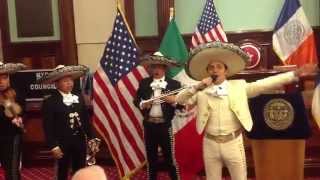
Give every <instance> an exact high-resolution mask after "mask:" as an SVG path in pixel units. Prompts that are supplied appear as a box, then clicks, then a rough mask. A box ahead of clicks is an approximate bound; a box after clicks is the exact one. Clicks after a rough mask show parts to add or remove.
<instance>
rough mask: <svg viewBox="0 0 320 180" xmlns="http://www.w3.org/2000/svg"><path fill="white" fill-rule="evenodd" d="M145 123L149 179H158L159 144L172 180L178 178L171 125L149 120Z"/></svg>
mask: <svg viewBox="0 0 320 180" xmlns="http://www.w3.org/2000/svg"><path fill="white" fill-rule="evenodd" d="M143 124H144V133H145V134H144V136H145V137H144V138H145V144H146V151H147V159H148V179H149V180H156V179H157V171H158V170H159V164H158V146H160V147H161V149H162V153H163V156H164V159H165V165H166V167H167V168H168V169H169V174H170V177H171V179H172V180H176V179H177V173H176V168H175V166H174V164H173V160H172V152H171V140H170V135H169V125H168V124H166V123H158V124H155V123H150V122H147V121H144V122H143Z"/></svg>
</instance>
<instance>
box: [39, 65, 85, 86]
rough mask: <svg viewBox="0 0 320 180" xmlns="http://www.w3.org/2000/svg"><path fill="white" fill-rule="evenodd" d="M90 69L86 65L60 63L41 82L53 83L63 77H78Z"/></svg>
mask: <svg viewBox="0 0 320 180" xmlns="http://www.w3.org/2000/svg"><path fill="white" fill-rule="evenodd" d="M88 71H89V68H88V67H87V66H84V65H72V66H64V65H58V66H57V67H56V68H54V69H53V71H51V72H49V73H48V74H46V75H45V76H43V77H42V78H41V79H40V80H39V81H40V82H41V83H53V82H55V81H57V80H59V79H61V78H63V77H66V76H71V77H72V78H73V79H77V78H79V77H81V76H83V75H84V74H85V73H87V72H88Z"/></svg>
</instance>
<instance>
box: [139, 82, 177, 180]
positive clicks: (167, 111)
mask: <svg viewBox="0 0 320 180" xmlns="http://www.w3.org/2000/svg"><path fill="white" fill-rule="evenodd" d="M152 81H153V78H152V77H148V78H145V79H143V80H142V81H141V82H140V84H139V88H138V90H137V94H136V97H135V100H134V104H135V105H136V106H137V107H138V108H139V109H140V107H139V105H140V102H141V101H142V100H147V99H150V98H151V97H152V96H153V90H152V88H151V87H150V84H151V83H152ZM165 81H166V82H167V86H166V88H165V89H163V90H162V94H163V93H165V92H168V91H172V90H175V89H179V88H180V87H181V85H180V83H179V82H178V81H176V80H173V79H170V78H168V77H165ZM161 109H162V112H163V119H164V120H165V122H164V123H153V122H149V121H148V118H149V112H150V109H143V110H141V112H142V114H143V116H144V121H143V125H144V138H145V143H146V151H147V159H148V175H149V179H150V180H154V179H156V177H157V170H158V169H159V166H158V165H157V159H158V156H157V154H158V153H157V152H158V151H157V150H158V146H160V147H161V149H162V152H163V155H164V157H165V162H166V165H167V166H168V167H169V173H170V176H171V179H177V175H176V168H175V166H174V164H173V160H172V152H171V139H170V135H169V128H170V127H171V120H172V118H173V116H174V111H175V107H174V106H173V105H171V104H168V103H162V104H161Z"/></svg>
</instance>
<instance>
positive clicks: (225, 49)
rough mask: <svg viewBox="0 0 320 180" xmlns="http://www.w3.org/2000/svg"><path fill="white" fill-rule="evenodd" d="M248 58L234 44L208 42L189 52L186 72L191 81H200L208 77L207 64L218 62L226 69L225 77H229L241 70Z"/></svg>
mask: <svg viewBox="0 0 320 180" xmlns="http://www.w3.org/2000/svg"><path fill="white" fill-rule="evenodd" d="M249 58H250V57H249V56H248V55H247V53H245V52H244V51H242V50H241V49H240V48H239V47H238V46H236V45H234V44H231V43H222V42H219V41H216V42H210V43H207V44H202V45H199V46H198V47H196V48H195V49H193V50H191V52H190V58H189V60H188V63H187V65H186V66H187V67H186V72H187V74H188V75H189V76H190V77H192V78H193V79H195V80H202V79H203V78H205V77H208V76H209V74H208V72H207V66H208V64H209V63H211V62H213V61H219V62H221V63H223V64H225V65H226V66H227V67H228V72H227V77H230V76H232V75H234V74H236V73H238V72H240V71H241V70H243V69H244V68H245V66H246V64H247V63H248V62H249Z"/></svg>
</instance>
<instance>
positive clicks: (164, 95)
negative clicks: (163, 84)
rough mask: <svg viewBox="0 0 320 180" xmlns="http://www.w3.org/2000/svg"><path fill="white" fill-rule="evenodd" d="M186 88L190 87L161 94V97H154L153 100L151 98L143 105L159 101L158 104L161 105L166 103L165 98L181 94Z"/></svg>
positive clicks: (144, 101)
mask: <svg viewBox="0 0 320 180" xmlns="http://www.w3.org/2000/svg"><path fill="white" fill-rule="evenodd" d="M186 88H189V86H185V87H182V88H179V89H175V90H172V91H169V92H166V93H164V94H161V95H160V96H156V97H153V98H150V99H147V100H143V101H142V102H143V103H150V102H152V101H157V103H160V104H161V103H163V102H164V100H163V98H165V97H167V96H171V95H174V94H177V93H179V92H181V91H182V90H184V89H186Z"/></svg>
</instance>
